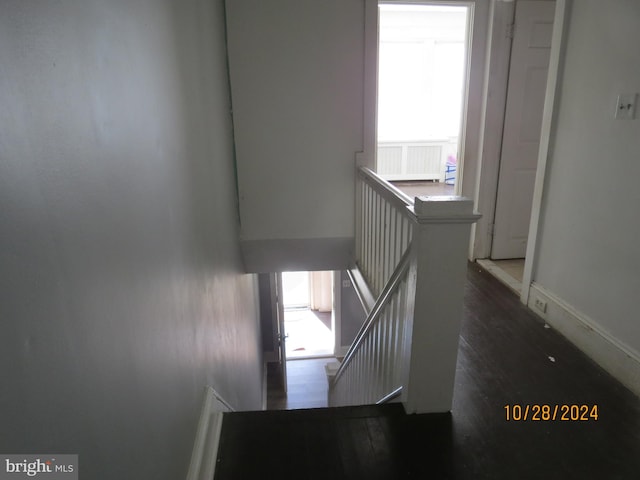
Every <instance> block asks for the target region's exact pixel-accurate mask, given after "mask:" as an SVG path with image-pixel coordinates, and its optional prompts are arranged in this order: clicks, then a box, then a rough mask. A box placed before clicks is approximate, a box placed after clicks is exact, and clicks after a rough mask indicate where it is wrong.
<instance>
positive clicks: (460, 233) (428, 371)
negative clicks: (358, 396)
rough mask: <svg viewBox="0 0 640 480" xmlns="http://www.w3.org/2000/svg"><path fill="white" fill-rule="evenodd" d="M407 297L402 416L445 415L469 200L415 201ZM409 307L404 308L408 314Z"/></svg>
mask: <svg viewBox="0 0 640 480" xmlns="http://www.w3.org/2000/svg"><path fill="white" fill-rule="evenodd" d="M407 208H409V210H410V211H411V213H412V216H413V219H414V227H413V239H412V248H413V255H414V258H413V261H412V266H411V271H410V275H411V277H410V279H411V281H410V285H411V287H410V289H411V290H410V291H409V292H408V293H409V298H413V299H414V302H413V309H412V310H413V315H412V318H413V321H411V315H410V318H409V328H408V329H407V331H406V337H405V341H406V342H407V343H406V344H405V345H407V347H409V348H407V349H406V350H405V352H406V353H407V354H406V357H405V372H406V373H405V374H406V381H405V383H404V385H405V386H406V389H405V390H404V391H403V403H404V406H405V410H406V412H407V413H430V412H448V411H450V410H451V406H452V400H453V387H454V379H455V373H456V360H457V356H458V339H459V336H460V325H461V322H462V315H463V295H464V285H465V280H466V272H467V252H468V248H469V238H470V233H471V225H472V224H473V223H474V222H476V221H477V220H478V218H480V215H478V214H475V213H474V212H473V201H472V200H470V199H467V198H464V197H458V196H438V197H416V199H415V203H414V206H413V207H407ZM410 313H411V309H410V310H409V314H410Z"/></svg>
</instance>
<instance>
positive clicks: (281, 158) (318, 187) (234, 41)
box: [227, 0, 364, 271]
mask: <svg viewBox="0 0 640 480" xmlns="http://www.w3.org/2000/svg"><path fill="white" fill-rule="evenodd" d="M227 19H228V32H229V65H230V70H231V90H232V103H233V116H234V129H235V138H236V152H237V159H238V181H239V192H240V216H241V225H242V227H241V236H242V239H243V241H245V242H244V243H243V249H244V250H245V260H246V262H247V267H248V268H249V269H250V270H255V269H256V268H257V269H258V270H260V268H262V269H263V271H264V270H265V269H266V270H268V269H269V268H271V269H275V268H276V267H279V269H282V270H287V269H288V270H293V269H298V270H304V269H307V270H319V269H324V270H329V269H334V268H335V269H337V268H345V267H346V266H347V265H346V264H347V263H348V260H349V251H348V250H349V249H350V248H351V244H352V239H353V235H354V226H353V218H354V217H353V215H354V158H355V157H354V156H355V153H356V152H358V151H360V150H362V135H363V131H362V130H363V91H362V90H363V87H362V85H363V52H364V46H363V42H364V38H363V36H364V1H363V0H328V1H320V2H318V1H315V0H274V1H268V2H265V1H263V0H234V1H231V2H227ZM269 240H277V241H278V242H275V243H274V242H268V241H269ZM279 240H287V241H289V243H286V242H279ZM314 240H315V242H314ZM318 241H319V242H318ZM279 247H281V248H279ZM254 254H255V255H254ZM265 257H266V262H267V263H266V264H265V263H264V261H265ZM294 257H295V258H296V259H297V260H296V261H294V262H293V264H291V263H289V264H287V258H289V259H291V258H294ZM314 257H316V258H315V260H314ZM323 257H324V258H323ZM316 260H317V261H316ZM261 262H263V263H261ZM258 264H259V266H257V265H258Z"/></svg>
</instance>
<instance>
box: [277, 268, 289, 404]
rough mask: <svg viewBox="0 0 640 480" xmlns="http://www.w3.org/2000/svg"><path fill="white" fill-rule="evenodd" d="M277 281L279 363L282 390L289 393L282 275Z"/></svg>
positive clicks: (280, 274) (279, 275) (278, 274)
mask: <svg viewBox="0 0 640 480" xmlns="http://www.w3.org/2000/svg"><path fill="white" fill-rule="evenodd" d="M274 276H275V280H276V305H277V315H278V334H277V335H278V363H279V364H280V372H279V373H280V374H281V378H280V380H281V382H282V389H283V390H284V392H285V393H287V346H286V341H287V335H286V333H285V329H284V297H283V295H282V273H277V274H275V275H274Z"/></svg>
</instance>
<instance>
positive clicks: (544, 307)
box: [533, 298, 547, 313]
mask: <svg viewBox="0 0 640 480" xmlns="http://www.w3.org/2000/svg"><path fill="white" fill-rule="evenodd" d="M533 305H534V306H535V307H536V308H537V309H538V310H540V311H541V312H542V313H547V302H545V301H544V300H542V299H540V298H536V299H535V302H534V303H533Z"/></svg>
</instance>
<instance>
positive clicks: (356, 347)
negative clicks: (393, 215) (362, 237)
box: [332, 250, 411, 405]
mask: <svg viewBox="0 0 640 480" xmlns="http://www.w3.org/2000/svg"><path fill="white" fill-rule="evenodd" d="M410 253H411V252H410V250H407V251H406V252H405V254H404V255H403V257H402V259H401V260H400V263H399V264H398V266H397V267H396V270H395V271H394V272H393V275H392V276H391V278H390V279H389V282H388V283H387V285H386V287H385V289H384V291H383V292H382V294H381V295H380V296H379V297H378V300H377V301H376V303H375V305H374V307H373V309H372V310H371V312H370V313H369V315H368V317H367V320H366V321H365V322H364V324H363V326H362V328H361V329H360V331H359V332H358V334H357V335H356V338H355V339H354V342H353V347H352V348H350V349H349V351H348V352H347V355H346V356H345V357H344V359H343V360H342V362H341V364H340V368H339V369H338V370H337V372H336V374H335V377H334V378H333V388H332V395H333V398H332V402H333V403H334V404H340V405H347V404H353V405H360V404H366V403H379V402H381V401H382V400H383V399H385V397H387V396H388V395H389V393H391V392H395V391H397V390H398V389H400V388H402V381H403V378H402V368H401V364H400V359H402V357H403V353H404V351H405V338H404V332H405V321H406V320H407V318H408V315H407V312H405V310H406V309H407V307H408V302H407V294H408V282H407V277H408V273H409V265H410Z"/></svg>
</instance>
